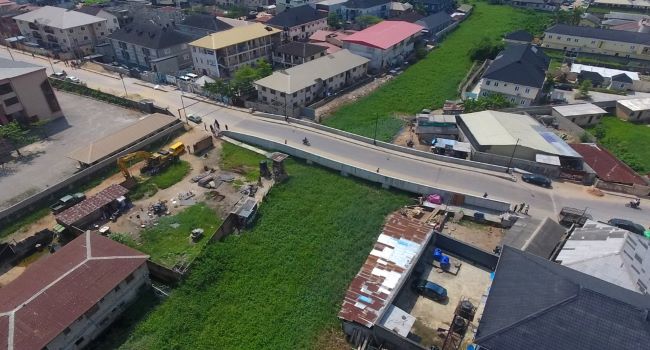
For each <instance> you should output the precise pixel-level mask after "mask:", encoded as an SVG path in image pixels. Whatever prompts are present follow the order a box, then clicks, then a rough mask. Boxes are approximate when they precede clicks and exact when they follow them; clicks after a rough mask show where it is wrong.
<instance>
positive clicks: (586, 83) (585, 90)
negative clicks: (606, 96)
mask: <svg viewBox="0 0 650 350" xmlns="http://www.w3.org/2000/svg"><path fill="white" fill-rule="evenodd" d="M591 87H592V85H591V80H583V81H582V82H581V83H580V96H582V97H583V98H587V97H589V90H590V89H591Z"/></svg>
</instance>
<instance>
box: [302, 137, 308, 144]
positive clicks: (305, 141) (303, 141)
mask: <svg viewBox="0 0 650 350" xmlns="http://www.w3.org/2000/svg"><path fill="white" fill-rule="evenodd" d="M302 143H304V144H305V145H308V144H309V140H307V138H306V137H305V138H304V139H302Z"/></svg>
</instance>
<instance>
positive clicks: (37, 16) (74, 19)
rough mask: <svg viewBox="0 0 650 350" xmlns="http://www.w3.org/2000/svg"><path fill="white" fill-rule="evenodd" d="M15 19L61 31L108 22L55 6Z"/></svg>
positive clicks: (42, 8)
mask: <svg viewBox="0 0 650 350" xmlns="http://www.w3.org/2000/svg"><path fill="white" fill-rule="evenodd" d="M14 19H16V20H21V21H26V22H29V23H36V22H38V23H39V24H45V25H48V26H50V27H52V28H59V29H68V28H74V27H79V26H83V25H88V24H92V23H97V22H102V21H106V19H104V18H100V17H97V16H93V15H88V14H85V13H81V12H77V11H73V10H66V9H64V8H60V7H54V6H45V7H41V8H39V9H37V10H34V11H30V12H27V13H24V14H22V15H18V16H16V17H14Z"/></svg>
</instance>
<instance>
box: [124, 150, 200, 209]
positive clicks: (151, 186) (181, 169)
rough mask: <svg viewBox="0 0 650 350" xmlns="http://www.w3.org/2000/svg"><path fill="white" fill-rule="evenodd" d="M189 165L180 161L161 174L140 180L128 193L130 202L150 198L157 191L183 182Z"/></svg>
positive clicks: (188, 171) (188, 170)
mask: <svg viewBox="0 0 650 350" xmlns="http://www.w3.org/2000/svg"><path fill="white" fill-rule="evenodd" d="M190 170H191V169H190V163H188V162H186V161H184V160H181V161H178V162H176V163H174V164H172V165H170V166H169V167H168V168H166V169H165V170H163V171H162V172H160V173H158V174H156V175H154V176H151V177H149V178H146V179H144V180H141V181H140V182H139V183H138V184H137V185H136V186H135V187H134V188H132V189H131V191H130V192H129V198H130V199H131V200H139V199H142V198H145V197H151V196H153V195H154V194H156V192H158V190H159V189H160V190H164V189H165V188H169V187H172V186H173V185H175V184H176V183H178V182H179V181H181V180H183V178H184V177H185V176H187V174H189V173H190Z"/></svg>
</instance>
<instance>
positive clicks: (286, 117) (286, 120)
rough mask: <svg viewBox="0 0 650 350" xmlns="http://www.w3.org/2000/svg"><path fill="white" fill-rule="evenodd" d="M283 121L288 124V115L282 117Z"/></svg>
mask: <svg viewBox="0 0 650 350" xmlns="http://www.w3.org/2000/svg"><path fill="white" fill-rule="evenodd" d="M284 121H285V122H287V123H288V122H289V116H288V115H285V116H284Z"/></svg>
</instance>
